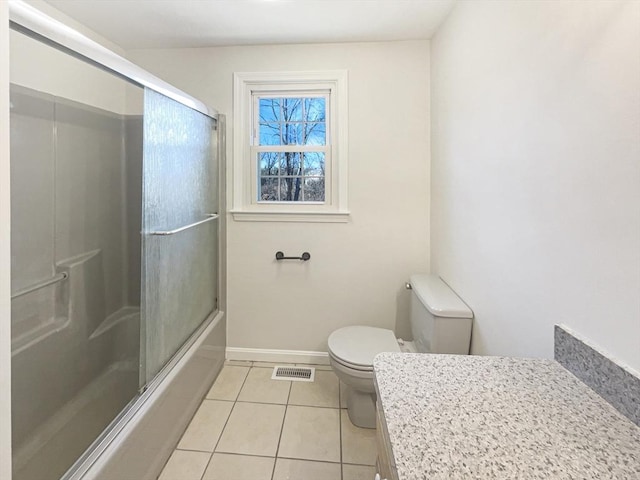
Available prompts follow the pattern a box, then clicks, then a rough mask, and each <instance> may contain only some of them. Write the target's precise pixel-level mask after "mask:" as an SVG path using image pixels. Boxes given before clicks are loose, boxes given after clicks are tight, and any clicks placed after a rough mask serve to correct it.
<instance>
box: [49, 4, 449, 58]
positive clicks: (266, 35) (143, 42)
mask: <svg viewBox="0 0 640 480" xmlns="http://www.w3.org/2000/svg"><path fill="white" fill-rule="evenodd" d="M454 1H455V0H46V2H47V3H49V4H50V5H51V6H53V7H54V8H56V9H58V10H60V11H61V12H63V13H64V14H66V15H68V16H69V17H71V18H73V19H74V20H77V21H79V22H80V23H82V24H84V25H85V26H87V27H88V28H90V29H92V30H93V31H95V32H97V33H98V34H100V35H101V36H103V37H105V38H107V39H109V40H110V41H112V42H113V43H116V44H117V45H119V46H120V47H122V48H124V49H135V48H177V47H208V46H222V45H259V44H283V43H333V42H368V41H389V40H411V39H424V38H430V37H431V36H432V35H433V33H434V32H435V30H436V29H437V28H438V26H439V25H440V23H441V22H442V21H443V20H444V18H445V17H446V16H447V14H448V13H449V11H450V10H451V8H452V7H453V4H454Z"/></svg>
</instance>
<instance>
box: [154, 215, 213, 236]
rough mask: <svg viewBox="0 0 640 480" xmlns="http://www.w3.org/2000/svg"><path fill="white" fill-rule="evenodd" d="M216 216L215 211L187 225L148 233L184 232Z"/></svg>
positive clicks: (163, 234)
mask: <svg viewBox="0 0 640 480" xmlns="http://www.w3.org/2000/svg"><path fill="white" fill-rule="evenodd" d="M218 217H219V215H218V214H217V213H209V214H207V218H205V219H204V220H199V221H197V222H193V223H190V224H189V225H185V226H183V227H180V228H176V229H174V230H156V231H154V232H149V235H161V236H166V235H174V234H176V233H180V232H184V231H185V230H188V229H190V228H193V227H197V226H198V225H202V224H203V223H207V222H210V221H212V220H215V219H216V218H218Z"/></svg>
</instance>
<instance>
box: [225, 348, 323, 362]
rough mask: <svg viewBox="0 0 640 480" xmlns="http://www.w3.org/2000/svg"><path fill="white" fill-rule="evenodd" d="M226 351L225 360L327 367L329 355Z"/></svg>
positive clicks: (312, 352)
mask: <svg viewBox="0 0 640 480" xmlns="http://www.w3.org/2000/svg"><path fill="white" fill-rule="evenodd" d="M226 351H227V360H245V361H250V362H271V363H306V364H315V365H329V354H328V353H327V352H314V351H308V350H269V349H265V348H242V347H227V350H226Z"/></svg>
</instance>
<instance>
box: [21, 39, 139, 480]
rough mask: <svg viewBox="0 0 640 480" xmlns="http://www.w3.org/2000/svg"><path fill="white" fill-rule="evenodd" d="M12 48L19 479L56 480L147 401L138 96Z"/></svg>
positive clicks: (98, 74)
mask: <svg viewBox="0 0 640 480" xmlns="http://www.w3.org/2000/svg"><path fill="white" fill-rule="evenodd" d="M10 41H11V85H10V97H11V117H10V122H11V158H10V161H11V290H12V293H11V369H12V392H11V395H12V412H11V413H12V437H13V442H12V443H13V445H12V452H13V479H14V480H55V479H58V478H60V477H61V476H62V475H63V474H64V473H65V471H67V469H68V468H69V467H71V466H72V465H73V464H74V462H75V461H76V460H77V459H78V458H79V457H80V456H81V455H82V454H83V452H85V451H86V449H87V448H88V447H89V446H90V445H91V444H92V443H93V442H94V441H95V440H96V438H98V437H99V436H100V434H101V433H102V432H103V430H104V429H105V428H106V427H107V426H108V425H109V424H110V423H111V422H112V421H113V420H114V419H115V418H116V417H117V416H118V415H119V414H120V412H121V411H122V410H123V409H124V408H125V407H126V405H127V404H129V403H130V402H131V401H132V400H133V399H135V398H136V396H137V395H138V390H139V358H140V351H139V350H140V270H141V268H140V257H141V256H140V229H141V201H142V200H141V198H142V186H141V183H140V179H141V176H142V113H143V112H142V104H143V90H142V88H140V87H138V86H136V85H133V84H132V83H130V82H127V81H126V80H124V79H122V78H119V77H116V76H114V75H112V74H111V73H108V72H105V71H103V70H101V69H99V68H97V67H95V66H93V65H89V64H87V63H86V62H84V61H82V60H80V59H78V58H74V57H72V56H70V55H68V54H66V53H63V52H61V51H59V50H57V49H55V48H53V47H51V46H49V45H46V44H43V43H42V42H39V41H38V40H36V39H33V38H30V37H28V36H26V35H23V34H22V33H18V32H16V31H12V32H11V37H10Z"/></svg>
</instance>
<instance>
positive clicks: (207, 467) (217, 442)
mask: <svg viewBox="0 0 640 480" xmlns="http://www.w3.org/2000/svg"><path fill="white" fill-rule="evenodd" d="M231 366H233V365H231ZM223 368H224V367H223ZM251 368H252V367H249V369H248V370H247V374H246V375H245V376H244V380H242V385H240V388H239V389H238V393H236V399H235V400H234V401H233V406H232V407H231V410H229V415H228V416H227V419H226V420H225V422H224V426H223V427H222V430H220V435H219V436H218V440H217V441H216V444H215V445H214V446H213V451H212V452H211V456H210V457H209V461H208V462H207V466H206V467H205V468H204V471H203V472H202V475H201V476H200V480H203V479H204V474H205V473H207V470H208V469H209V465H211V461H212V460H213V454H214V453H216V449H217V448H218V444H219V443H220V439H221V438H222V434H223V433H224V429H225V428H227V423H229V419H230V418H231V414H232V413H233V410H234V409H235V408H236V403H237V400H238V396H240V391H241V390H242V388H243V387H244V384H245V382H246V381H247V377H248V376H249V372H250V371H251ZM218 376H219V375H218ZM216 380H217V379H216ZM214 384H215V382H214ZM212 387H213V385H212ZM206 399H207V398H206V396H205V398H204V399H203V400H202V403H204V401H205V400H206ZM202 403H201V404H200V405H202ZM198 408H200V407H198Z"/></svg>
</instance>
